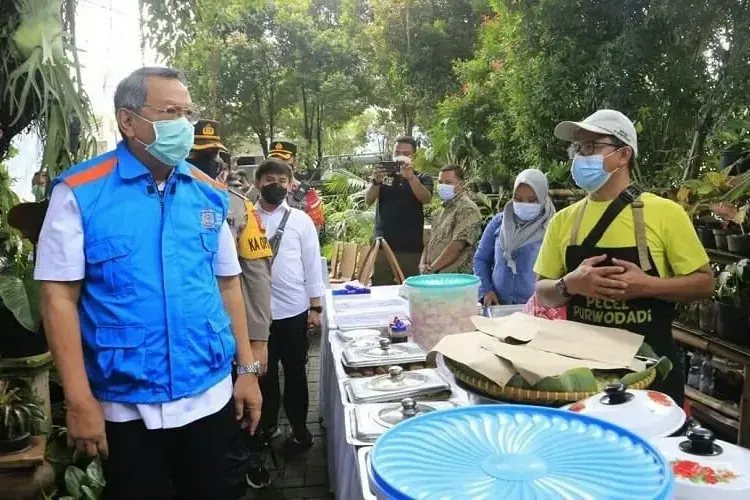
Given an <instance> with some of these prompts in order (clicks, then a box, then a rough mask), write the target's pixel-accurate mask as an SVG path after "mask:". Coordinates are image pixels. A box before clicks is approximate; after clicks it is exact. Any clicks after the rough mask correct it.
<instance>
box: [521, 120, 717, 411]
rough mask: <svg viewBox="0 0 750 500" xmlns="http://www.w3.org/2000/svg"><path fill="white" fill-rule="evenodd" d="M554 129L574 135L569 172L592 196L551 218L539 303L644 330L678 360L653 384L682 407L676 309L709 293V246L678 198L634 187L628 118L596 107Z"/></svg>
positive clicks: (565, 136)
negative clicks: (674, 336) (674, 329)
mask: <svg viewBox="0 0 750 500" xmlns="http://www.w3.org/2000/svg"><path fill="white" fill-rule="evenodd" d="M555 136H556V137H557V138H559V139H562V140H564V141H569V142H571V147H570V150H569V153H570V157H571V159H572V160H573V166H572V174H573V179H574V180H575V182H576V184H577V185H578V186H579V187H581V188H582V189H584V190H586V191H587V192H588V196H587V197H586V198H584V199H583V200H581V201H579V202H577V203H575V204H573V205H571V206H569V207H567V208H565V209H563V210H561V211H560V212H558V213H557V215H555V217H554V218H553V219H552V221H551V222H550V225H549V227H548V229H547V234H546V235H545V237H544V241H543V243H542V247H541V249H540V251H539V256H538V257H537V261H536V265H535V266H534V272H535V273H536V274H537V278H538V281H537V285H536V292H537V295H538V297H539V300H540V302H541V304H542V305H544V306H546V307H560V306H563V305H566V307H567V314H568V320H572V321H578V322H581V323H587V324H592V325H601V326H609V327H616V328H623V329H626V330H629V331H631V332H634V333H638V334H641V335H644V336H645V341H646V342H647V343H648V344H649V345H651V347H652V348H653V349H654V350H655V351H656V353H657V354H659V355H660V356H667V357H669V359H670V360H671V361H672V363H673V364H674V368H673V369H672V371H671V372H670V374H669V375H668V376H667V378H666V379H665V380H664V381H659V382H657V383H655V385H654V388H655V389H656V390H661V391H663V392H666V393H667V394H669V395H670V396H672V398H674V399H675V401H677V403H678V404H680V405H681V404H682V401H683V398H684V390H685V386H684V383H685V381H684V369H683V363H682V360H681V359H679V356H678V355H677V347H676V344H675V342H674V340H673V339H672V319H673V316H674V306H675V303H676V302H692V301H695V300H700V299H703V298H707V297H710V296H711V294H712V293H713V276H712V274H711V268H710V266H709V261H708V256H707V255H706V251H705V250H704V249H703V246H702V245H701V243H700V241H699V240H698V236H697V235H696V233H695V230H694V229H693V226H692V224H691V223H690V219H689V218H688V216H687V214H686V213H685V211H684V210H683V209H682V208H681V207H680V206H679V205H677V204H676V203H674V202H672V201H670V200H667V199H664V198H661V197H659V196H656V195H653V194H651V193H642V192H641V191H640V189H638V188H637V187H635V186H632V185H631V180H630V172H631V169H632V168H633V166H634V165H635V159H636V157H637V155H638V139H637V135H636V130H635V127H634V126H633V123H632V122H631V121H630V120H629V119H628V118H627V117H626V116H625V115H623V114H622V113H620V112H619V111H614V110H607V109H605V110H599V111H597V112H596V113H594V114H593V115H591V116H589V117H588V118H586V119H585V120H583V121H582V122H562V123H560V124H559V125H558V126H557V127H556V128H555Z"/></svg>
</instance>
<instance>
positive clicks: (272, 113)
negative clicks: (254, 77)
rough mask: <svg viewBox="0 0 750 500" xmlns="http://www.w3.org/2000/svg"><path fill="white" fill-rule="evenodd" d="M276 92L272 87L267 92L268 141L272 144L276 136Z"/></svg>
mask: <svg viewBox="0 0 750 500" xmlns="http://www.w3.org/2000/svg"><path fill="white" fill-rule="evenodd" d="M275 129H276V91H275V90H274V87H273V85H271V86H270V88H269V91H268V140H269V143H273V140H274V137H275V136H276V130H275Z"/></svg>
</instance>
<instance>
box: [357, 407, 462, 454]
mask: <svg viewBox="0 0 750 500" xmlns="http://www.w3.org/2000/svg"><path fill="white" fill-rule="evenodd" d="M455 407H456V405H455V404H454V403H452V402H450V401H416V400H415V399H414V398H404V399H402V400H401V401H400V402H395V403H371V404H361V405H356V406H351V407H349V408H347V415H346V417H347V418H346V420H345V423H346V432H347V438H348V441H349V442H350V443H351V444H354V445H358V446H362V445H366V444H372V443H374V442H375V440H376V439H377V438H378V437H379V436H380V435H381V434H383V433H384V432H385V431H387V430H388V429H390V428H391V427H393V426H394V425H396V424H398V423H399V422H402V421H404V420H406V419H408V418H411V417H415V416H417V415H422V414H425V413H430V412H433V411H438V410H447V409H449V408H455Z"/></svg>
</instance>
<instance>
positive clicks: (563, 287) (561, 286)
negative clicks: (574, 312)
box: [555, 278, 573, 299]
mask: <svg viewBox="0 0 750 500" xmlns="http://www.w3.org/2000/svg"><path fill="white" fill-rule="evenodd" d="M555 289H556V290H557V293H559V294H560V295H562V296H563V297H565V298H566V299H569V298H571V297H572V296H573V294H571V293H570V292H569V291H568V284H567V283H565V278H560V279H559V280H557V283H555Z"/></svg>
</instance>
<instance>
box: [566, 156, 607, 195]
mask: <svg viewBox="0 0 750 500" xmlns="http://www.w3.org/2000/svg"><path fill="white" fill-rule="evenodd" d="M610 154H613V153H610ZM607 156H609V155H607ZM605 158H606V156H602V155H590V156H581V155H576V157H575V158H573V168H572V172H571V173H572V174H573V180H574V181H575V183H576V185H577V186H578V187H580V188H581V189H583V190H584V191H586V192H588V193H595V192H596V191H599V190H600V189H601V188H602V187H603V186H604V185H605V184H606V183H607V181H608V180H609V178H610V177H612V174H614V173H615V172H616V171H617V170H615V172H607V171H606V170H604V159H605Z"/></svg>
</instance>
